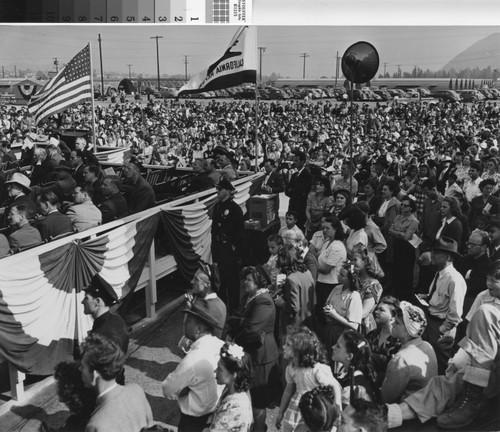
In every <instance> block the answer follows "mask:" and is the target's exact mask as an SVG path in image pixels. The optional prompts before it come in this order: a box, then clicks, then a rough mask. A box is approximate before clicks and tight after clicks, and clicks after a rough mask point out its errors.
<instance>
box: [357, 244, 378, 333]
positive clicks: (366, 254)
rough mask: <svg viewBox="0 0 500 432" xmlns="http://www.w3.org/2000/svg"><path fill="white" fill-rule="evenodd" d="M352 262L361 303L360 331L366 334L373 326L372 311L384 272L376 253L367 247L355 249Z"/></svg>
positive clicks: (376, 301)
mask: <svg viewBox="0 0 500 432" xmlns="http://www.w3.org/2000/svg"><path fill="white" fill-rule="evenodd" d="M352 262H353V265H354V272H355V273H356V276H357V277H356V279H355V281H356V285H357V290H358V292H359V295H360V296H361V301H362V304H363V314H362V321H361V333H362V334H365V335H366V334H367V333H368V332H369V331H370V330H372V329H373V328H375V322H374V319H373V315H372V312H373V311H374V309H375V306H376V304H377V303H378V301H379V300H380V296H381V295H382V291H383V288H382V285H381V284H380V282H379V279H381V278H382V277H384V272H383V271H382V267H380V264H379V263H378V260H377V257H376V255H375V254H374V253H373V252H370V251H368V250H367V249H361V250H358V251H356V252H355V253H354V256H353V261H352Z"/></svg>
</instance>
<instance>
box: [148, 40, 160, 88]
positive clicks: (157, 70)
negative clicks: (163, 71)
mask: <svg viewBox="0 0 500 432" xmlns="http://www.w3.org/2000/svg"><path fill="white" fill-rule="evenodd" d="M149 39H156V74H157V76H158V91H160V51H159V49H158V39H163V36H151V37H150V38H149Z"/></svg>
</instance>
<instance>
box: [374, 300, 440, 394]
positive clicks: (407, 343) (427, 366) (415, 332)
mask: <svg viewBox="0 0 500 432" xmlns="http://www.w3.org/2000/svg"><path fill="white" fill-rule="evenodd" d="M426 325H427V320H426V318H425V314H424V312H423V311H422V309H420V308H418V307H416V306H413V305H412V304H410V303H408V302H405V301H402V302H401V303H400V305H399V309H397V311H396V318H395V321H394V325H393V327H392V332H391V334H392V336H393V337H394V338H396V339H398V340H399V342H400V343H401V349H400V350H399V351H398V352H397V353H396V354H394V357H393V358H392V359H391V360H390V361H389V364H388V365H387V371H386V374H385V379H384V382H383V383H382V387H381V395H382V401H383V402H385V403H397V402H401V400H403V399H404V398H405V397H407V396H408V395H410V394H412V393H414V392H416V391H417V390H419V389H421V388H422V387H425V385H426V384H427V383H428V382H429V380H430V379H431V378H432V377H434V376H436V375H437V373H438V370H437V360H436V354H435V352H434V348H432V346H431V345H430V344H429V343H428V342H425V341H423V340H422V338H421V336H422V333H423V332H424V330H425V327H426Z"/></svg>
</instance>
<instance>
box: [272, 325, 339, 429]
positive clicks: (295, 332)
mask: <svg viewBox="0 0 500 432" xmlns="http://www.w3.org/2000/svg"><path fill="white" fill-rule="evenodd" d="M283 356H284V358H285V360H290V364H289V365H288V366H287V368H286V388H285V392H284V393H283V396H282V398H281V404H280V408H279V411H278V415H277V417H276V427H277V428H278V429H280V428H281V422H282V420H283V423H284V425H283V426H284V428H283V430H284V432H292V431H294V430H296V429H297V428H298V426H299V425H302V424H303V419H302V415H301V414H300V411H299V401H300V398H301V396H302V395H303V394H304V393H305V392H307V391H309V390H312V389H313V388H315V387H318V386H332V387H333V389H334V394H335V403H336V405H337V408H338V410H340V409H341V408H340V407H341V405H340V404H341V391H342V388H341V387H340V384H339V383H338V381H337V380H336V379H335V378H334V377H333V374H332V371H331V369H330V367H329V366H328V365H327V364H325V361H326V358H325V351H324V349H323V347H322V345H321V343H320V341H319V339H318V337H317V336H316V335H315V334H314V333H313V332H312V331H311V330H309V329H308V328H306V327H300V328H293V329H291V330H290V331H289V333H288V336H287V338H286V342H285V345H284V346H283Z"/></svg>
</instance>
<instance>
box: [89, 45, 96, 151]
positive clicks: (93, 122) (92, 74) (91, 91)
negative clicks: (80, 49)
mask: <svg viewBox="0 0 500 432" xmlns="http://www.w3.org/2000/svg"><path fill="white" fill-rule="evenodd" d="M89 56H90V106H91V109H92V148H93V149H94V155H95V154H97V138H96V136H95V134H96V131H95V103H94V69H92V45H91V44H90V42H89Z"/></svg>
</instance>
